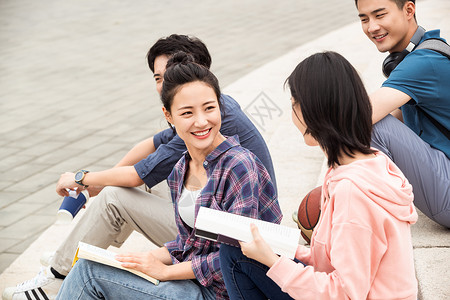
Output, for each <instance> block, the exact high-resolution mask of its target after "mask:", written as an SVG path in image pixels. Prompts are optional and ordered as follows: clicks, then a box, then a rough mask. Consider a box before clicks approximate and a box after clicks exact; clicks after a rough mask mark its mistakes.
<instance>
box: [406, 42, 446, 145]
mask: <svg viewBox="0 0 450 300" xmlns="http://www.w3.org/2000/svg"><path fill="white" fill-rule="evenodd" d="M419 49H430V50H433V51H436V52H438V53H439V54H441V55H443V56H445V57H447V58H448V59H450V46H449V45H448V44H447V43H446V42H444V41H443V40H440V39H436V38H431V39H428V40H425V41H423V42H422V43H420V44H419V45H418V46H417V47H416V48H415V49H414V50H419ZM416 108H417V109H418V110H419V111H420V112H421V113H422V114H424V116H425V117H427V118H428V120H430V121H431V123H433V125H434V126H435V127H436V128H437V129H439V131H440V132H442V134H444V135H445V136H446V137H447V139H449V140H450V130H448V129H447V128H445V127H444V126H443V125H442V124H441V123H439V122H438V121H436V120H435V119H434V118H433V117H431V116H430V115H429V114H428V113H426V112H425V111H424V110H423V109H422V108H421V107H420V106H418V105H416Z"/></svg>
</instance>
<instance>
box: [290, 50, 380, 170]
mask: <svg viewBox="0 0 450 300" xmlns="http://www.w3.org/2000/svg"><path fill="white" fill-rule="evenodd" d="M286 83H287V84H288V86H289V88H290V90H291V95H292V98H293V101H294V106H296V105H298V107H300V110H301V112H302V115H303V119H304V122H305V126H306V132H305V134H307V133H309V134H311V136H312V137H313V138H314V139H315V140H316V141H317V142H318V143H319V145H320V146H321V148H322V149H323V150H324V151H325V152H326V153H327V156H328V166H336V165H339V164H340V162H339V157H340V156H341V155H342V154H344V153H345V154H346V155H349V156H351V157H353V154H354V153H355V151H359V152H361V153H364V154H371V153H374V150H372V149H371V148H370V137H371V131H372V106H371V104H370V100H369V96H368V94H367V92H366V90H365V88H364V85H363V83H362V81H361V78H360V77H359V75H358V73H357V72H356V70H355V69H354V68H353V66H352V65H351V64H350V63H349V62H348V61H347V60H346V59H345V58H344V57H343V56H342V55H340V54H338V53H336V52H323V53H317V54H314V55H312V56H310V57H308V58H306V59H305V60H303V61H302V62H301V63H299V64H298V65H297V67H296V68H295V69H294V71H293V72H292V74H291V75H290V76H289V77H288V79H287V80H286Z"/></svg>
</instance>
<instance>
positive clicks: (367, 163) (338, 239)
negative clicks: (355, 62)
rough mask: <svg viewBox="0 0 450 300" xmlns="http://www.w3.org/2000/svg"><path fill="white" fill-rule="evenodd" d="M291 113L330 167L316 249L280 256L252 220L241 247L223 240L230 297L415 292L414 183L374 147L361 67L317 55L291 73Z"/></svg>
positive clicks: (367, 295)
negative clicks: (249, 233)
mask: <svg viewBox="0 0 450 300" xmlns="http://www.w3.org/2000/svg"><path fill="white" fill-rule="evenodd" d="M287 84H288V86H289V88H290V91H291V95H292V98H291V101H292V120H293V122H294V124H295V125H296V126H297V127H298V129H299V130H300V132H301V133H302V135H303V137H304V140H305V143H306V144H307V145H310V146H316V145H318V146H320V147H321V148H322V150H323V151H324V153H325V155H326V157H327V159H328V166H329V170H328V172H327V174H326V176H325V180H324V183H323V186H322V201H321V216H320V220H319V223H318V224H317V226H316V228H315V230H314V233H313V235H312V239H311V247H310V248H307V247H305V246H302V245H299V246H298V249H297V252H296V260H298V261H299V262H296V261H292V260H290V259H288V258H286V257H279V256H277V255H276V254H275V253H274V252H273V251H272V250H271V248H270V246H269V245H268V244H267V243H266V242H265V241H264V240H263V239H262V238H261V236H260V235H259V232H258V229H257V228H256V226H254V225H252V228H251V230H252V233H253V236H254V240H253V241H252V242H250V243H241V249H242V252H241V249H239V248H235V247H230V246H226V245H222V246H221V249H220V260H221V269H222V273H223V275H224V278H225V284H226V287H227V291H228V294H229V295H230V298H231V299H252V300H253V299H267V298H270V299H291V297H292V298H295V299H417V280H416V278H415V272H414V261H413V250H412V243H411V232H410V225H411V224H413V223H415V222H416V220H417V213H416V211H415V208H414V205H413V193H412V188H411V185H410V184H409V183H408V181H407V179H406V178H405V177H404V175H403V174H402V172H401V171H400V170H399V169H398V168H397V166H396V165H395V164H394V163H393V162H392V161H391V160H390V159H389V158H388V157H387V156H385V155H384V154H383V153H381V152H379V151H377V150H376V149H373V148H370V134H371V129H372V108H371V104H370V100H369V97H368V95H367V92H366V91H365V89H364V85H363V83H362V81H361V79H360V77H359V76H358V74H357V72H356V70H355V69H354V68H353V67H352V66H351V64H350V63H349V62H348V61H347V60H346V59H345V58H344V57H342V56H341V55H339V54H337V53H334V52H325V53H317V54H315V55H312V56H310V57H309V58H307V59H305V60H304V61H302V62H301V63H300V64H299V65H298V66H297V67H296V68H295V70H294V71H293V72H292V74H291V75H290V76H289V78H288V80H287Z"/></svg>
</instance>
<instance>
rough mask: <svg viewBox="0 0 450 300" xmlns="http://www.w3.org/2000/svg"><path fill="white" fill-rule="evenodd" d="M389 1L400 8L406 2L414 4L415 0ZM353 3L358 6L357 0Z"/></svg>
mask: <svg viewBox="0 0 450 300" xmlns="http://www.w3.org/2000/svg"><path fill="white" fill-rule="evenodd" d="M390 1H393V2H395V4H397V7H398V8H400V9H402V8H403V6H405V3H406V2H412V3H414V4H416V0H390ZM355 5H356V7H358V0H355Z"/></svg>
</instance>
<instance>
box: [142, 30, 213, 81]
mask: <svg viewBox="0 0 450 300" xmlns="http://www.w3.org/2000/svg"><path fill="white" fill-rule="evenodd" d="M179 51H183V52H185V53H188V54H190V55H192V57H193V58H194V61H195V62H196V63H198V64H199V65H202V66H204V67H206V68H208V69H209V68H210V67H211V62H212V60H211V55H210V54H209V51H208V48H206V45H205V44H204V43H203V42H202V41H201V40H200V39H198V38H196V37H193V36H191V37H190V36H187V35H181V34H172V35H170V36H168V37H163V38H160V39H159V40H158V41H157V42H156V43H155V44H154V45H153V46H152V47H151V48H150V50H149V51H148V53H147V62H148V66H149V68H150V70H152V72H153V73H154V72H155V58H157V57H158V56H160V55H167V56H168V57H170V56H172V55H173V54H175V53H177V52H179Z"/></svg>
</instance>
